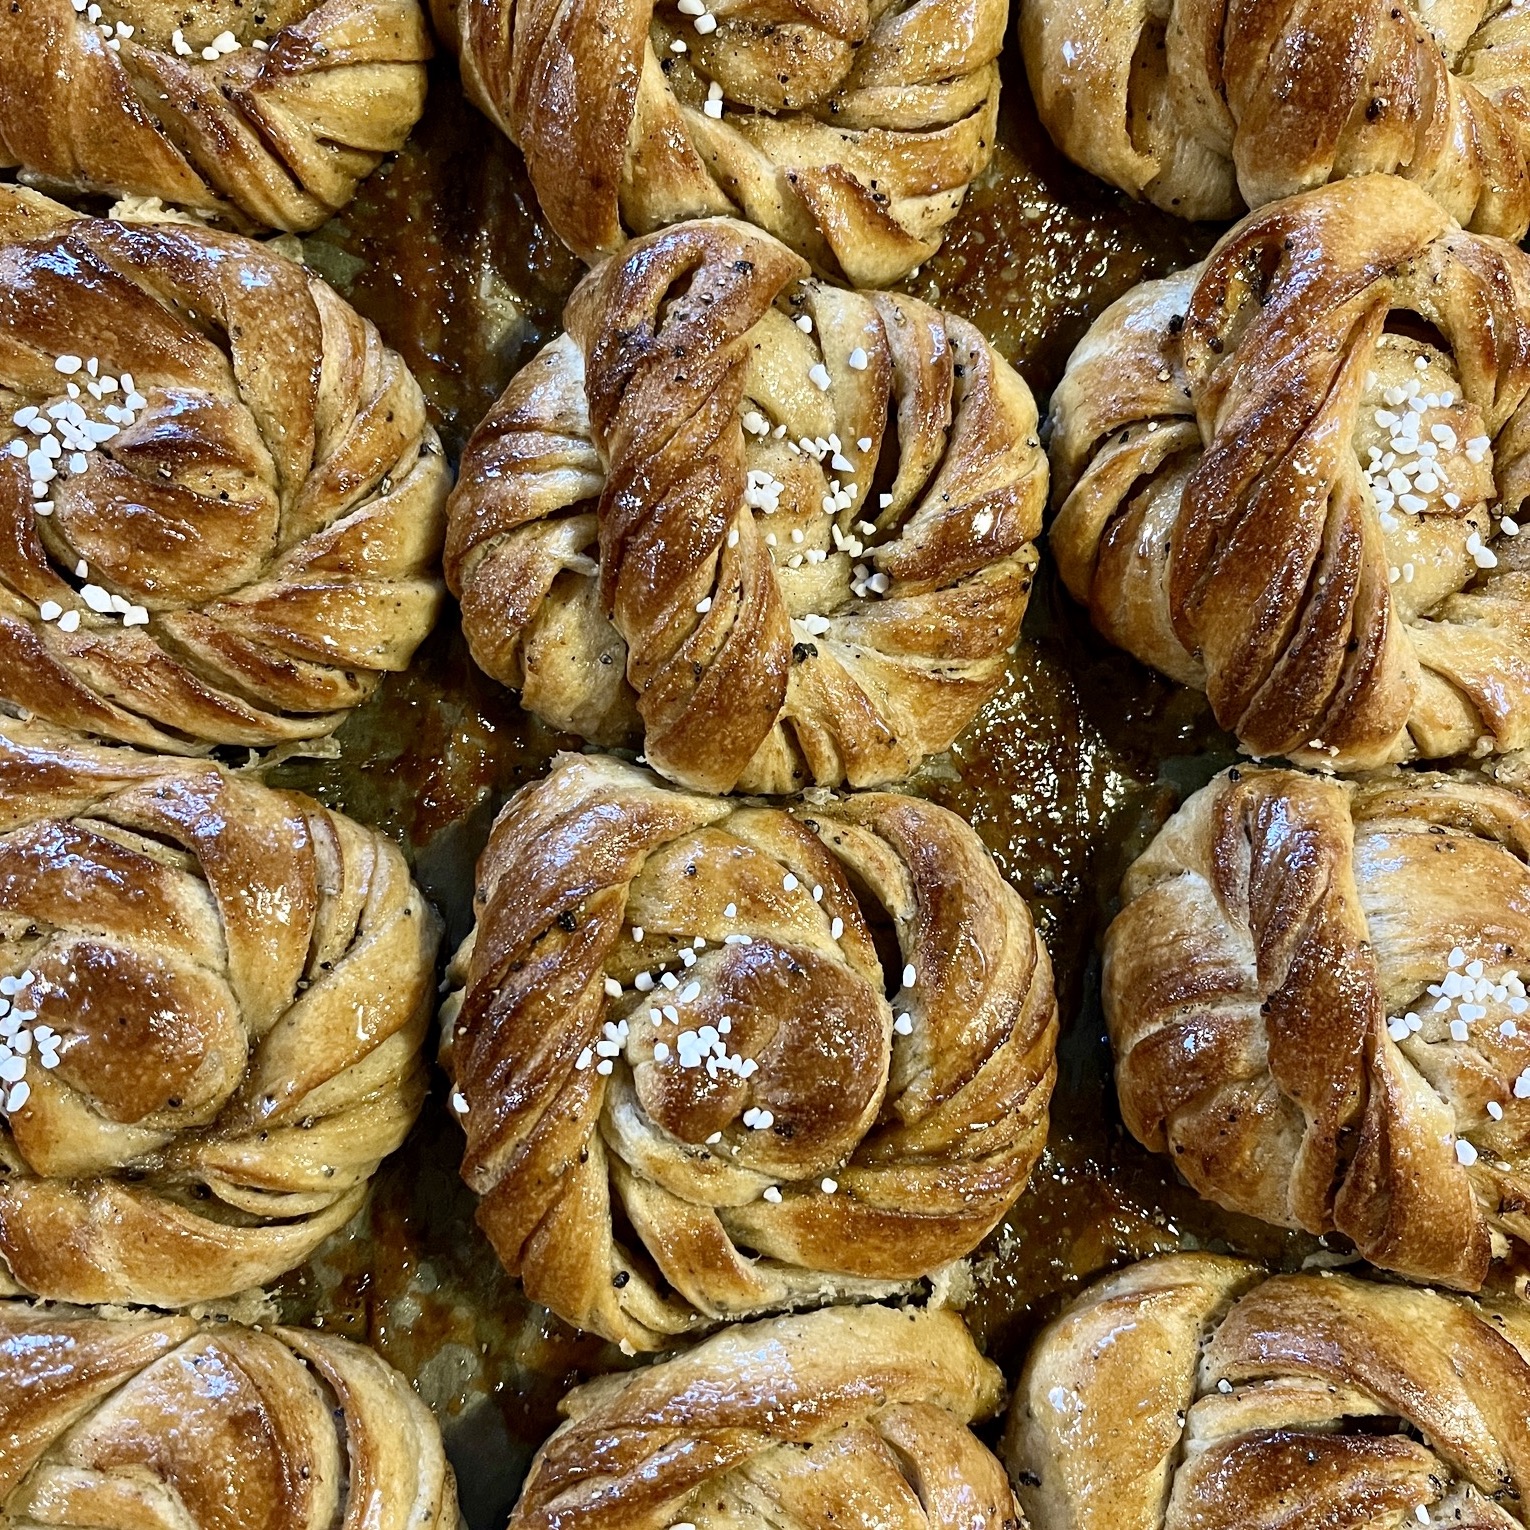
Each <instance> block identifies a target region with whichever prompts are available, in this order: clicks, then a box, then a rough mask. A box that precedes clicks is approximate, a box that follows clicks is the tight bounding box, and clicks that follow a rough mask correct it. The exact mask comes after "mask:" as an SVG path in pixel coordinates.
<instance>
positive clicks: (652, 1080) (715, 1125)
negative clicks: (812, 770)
mask: <svg viewBox="0 0 1530 1530" xmlns="http://www.w3.org/2000/svg"><path fill="white" fill-rule="evenodd" d="M475 906H476V911H477V917H478V924H477V928H476V929H475V931H474V933H473V934H472V935H471V936H470V937H469V939H468V940H467V941H466V942H465V943H464V945H463V947H462V949H461V950H460V951H459V952H458V953H457V957H456V959H455V962H454V964H453V968H452V977H453V978H454V980H455V981H456V982H458V983H460V984H461V985H462V991H461V992H460V993H459V994H458V995H456V996H454V998H453V999H452V1000H451V1001H450V1002H449V1004H448V1008H447V1016H448V1022H449V1024H448V1036H449V1041H448V1047H447V1053H446V1061H447V1065H448V1067H449V1068H450V1070H451V1072H452V1074H453V1077H454V1078H455V1080H456V1084H457V1088H458V1090H459V1092H460V1093H459V1096H458V1098H457V1100H456V1102H455V1103H456V1105H457V1108H458V1110H459V1112H462V1117H463V1125H464V1128H465V1130H466V1132H467V1139H468V1140H467V1153H466V1156H465V1158H464V1160H463V1166H462V1171H463V1177H464V1178H465V1179H466V1180H467V1182H468V1184H469V1185H471V1186H472V1187H473V1188H474V1189H475V1190H476V1191H477V1192H478V1193H479V1195H480V1196H482V1197H483V1202H482V1205H481V1207H480V1209H479V1221H480V1223H481V1225H482V1226H483V1228H484V1230H485V1231H486V1232H487V1233H488V1235H489V1237H490V1239H491V1240H492V1241H493V1243H494V1246H495V1248H496V1249H497V1250H498V1252H499V1255H500V1258H501V1260H503V1262H504V1264H505V1266H506V1268H507V1269H509V1270H510V1271H511V1273H512V1274H517V1275H519V1276H520V1277H521V1279H522V1281H523V1283H524V1284H525V1287H526V1290H527V1292H528V1294H529V1295H531V1296H532V1297H533V1298H534V1299H535V1300H537V1301H540V1302H543V1303H545V1304H546V1305H548V1306H550V1307H551V1308H553V1310H554V1311H556V1312H558V1313H559V1314H561V1315H562V1316H563V1317H565V1318H567V1319H568V1320H569V1321H570V1322H572V1323H576V1324H578V1325H579V1326H580V1327H582V1328H588V1329H592V1330H594V1331H595V1332H597V1333H602V1334H605V1335H606V1336H607V1337H609V1338H612V1339H617V1340H621V1341H624V1342H626V1343H628V1344H630V1345H632V1346H634V1347H636V1348H642V1349H653V1348H660V1347H663V1345H664V1344H665V1342H666V1341H667V1339H668V1338H669V1337H670V1336H671V1335H673V1334H677V1333H683V1332H687V1331H689V1330H691V1329H694V1328H696V1327H698V1326H700V1325H701V1324H703V1323H706V1322H709V1321H715V1320H719V1319H725V1318H731V1317H739V1316H745V1315H748V1314H750V1313H755V1312H762V1311H769V1310H771V1309H779V1308H783V1307H789V1306H803V1305H809V1304H812V1303H814V1302H818V1301H821V1300H824V1299H825V1298H827V1297H833V1296H867V1295H876V1294H879V1293H888V1292H893V1291H898V1290H902V1289H906V1288H907V1287H908V1286H909V1285H910V1284H911V1283H912V1282H913V1281H916V1280H918V1279H919V1278H920V1277H923V1276H927V1275H930V1274H932V1273H934V1272H935V1271H936V1270H938V1269H939V1268H940V1267H941V1266H942V1265H945V1264H947V1263H948V1262H950V1261H951V1260H953V1259H957V1258H960V1257H961V1256H963V1255H965V1254H967V1253H969V1252H970V1251H971V1250H972V1249H973V1248H974V1247H976V1245H977V1244H978V1243H979V1242H980V1241H981V1240H982V1239H983V1238H984V1237H985V1236H986V1235H987V1234H988V1232H989V1231H990V1230H991V1229H992V1228H993V1227H994V1226H995V1225H996V1224H997V1223H998V1222H999V1220H1000V1219H1001V1218H1002V1217H1003V1215H1004V1213H1005V1212H1006V1211H1007V1210H1008V1209H1009V1208H1010V1206H1011V1205H1012V1204H1013V1203H1014V1201H1015V1199H1016V1198H1017V1197H1018V1196H1019V1194H1020V1192H1021V1190H1022V1189H1023V1188H1024V1186H1025V1182H1026V1180H1027V1178H1028V1177H1029V1174H1030V1171H1031V1168H1032V1166H1033V1165H1034V1164H1035V1162H1036V1159H1037V1157H1038V1155H1039V1154H1040V1152H1041V1148H1042V1144H1043V1142H1044V1140H1045V1137H1046V1128H1047V1102H1048V1100H1049V1098H1050V1095H1051V1091H1052V1084H1053V1081H1054V1079H1055V1076H1056V1061H1055V1044H1056V1036H1057V1011H1056V1002H1055V1000H1054V997H1053V993H1052V976H1051V968H1050V965H1049V963H1048V960H1047V954H1046V949H1045V947H1044V946H1043V945H1042V943H1041V940H1040V938H1039V937H1038V936H1037V934H1036V931H1035V929H1034V927H1033V926H1032V924H1031V920H1030V916H1029V914H1028V912H1027V910H1026V907H1025V904H1024V903H1023V902H1022V901H1021V899H1020V898H1019V896H1018V895H1017V894H1016V893H1015V892H1014V891H1013V890H1012V889H1011V888H1010V887H1009V886H1008V885H1007V884H1006V883H1005V882H1004V881H1003V879H1002V878H1001V877H1000V876H999V873H998V871H997V870H996V869H995V867H994V865H993V863H992V861H991V860H990V859H989V858H988V855H987V854H986V852H985V851H984V849H983V847H982V844H981V842H980V841H979V840H978V838H977V836H976V835H975V834H974V833H973V832H972V831H971V830H970V829H969V828H968V827H967V826H966V825H965V824H964V823H962V822H961V821H960V820H959V819H957V818H956V817H954V816H953V815H952V814H950V813H947V812H946V811H944V810H943V809H941V808H937V807H933V806H931V805H930V804H928V803H925V802H919V801H916V800H914V799H912V798H906V797H897V796H891V795H885V794H880V793H876V794H873V793H866V794H862V795H859V796H855V797H851V798H849V799H847V800H845V801H841V802H834V803H830V804H827V805H825V806H824V807H822V808H801V809H798V810H794V811H793V812H790V813H788V812H784V811H781V810H779V809H773V808H760V807H751V806H747V805H744V804H740V803H737V802H731V801H725V800H720V799H718V798H712V797H699V796H692V795H690V794H688V793H684V792H679V791H675V790H673V789H671V788H668V787H666V786H664V785H663V784H662V783H661V782H659V781H657V780H655V779H654V778H653V777H652V776H650V775H649V774H647V773H646V772H644V771H640V770H637V769H635V768H633V767H631V766H627V765H622V764H620V763H618V762H616V761H614V760H610V759H605V758H600V757H585V756H565V757H564V758H562V759H561V760H560V761H559V762H558V763H557V764H556V766H555V767H554V769H553V772H552V774H551V775H550V776H548V777H547V778H546V779H544V780H542V781H539V782H536V783H534V784H533V785H531V786H528V787H525V788H523V790H522V791H521V792H519V793H518V794H517V795H516V796H515V797H514V798H513V799H512V800H511V802H510V804H509V805H508V806H507V807H506V809H505V811H504V812H503V813H502V814H501V816H500V818H499V821H498V823H497V824H496V825H495V828H494V832H493V833H492V835H491V836H490V839H489V844H488V847H487V848H486V850H485V851H484V854H483V857H482V859H481V860H480V862H479V868H478V890H477V898H476V903H475ZM889 995H891V996H892V997H891V1001H890V1002H889V998H888V996H889ZM622 1216H624V1217H625V1220H626V1223H627V1224H628V1225H629V1226H630V1229H631V1232H630V1235H629V1234H627V1233H624V1232H623V1231H622V1230H621V1229H620V1228H619V1226H618V1225H617V1223H618V1219H619V1218H620V1217H622ZM745 1250H749V1251H752V1252H750V1253H746V1252H745Z"/></svg>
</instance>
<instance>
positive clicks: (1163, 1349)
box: [1005, 1254, 1530, 1530]
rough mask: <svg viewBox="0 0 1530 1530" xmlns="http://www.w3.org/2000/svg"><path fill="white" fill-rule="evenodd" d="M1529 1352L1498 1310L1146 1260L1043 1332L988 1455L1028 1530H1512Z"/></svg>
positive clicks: (1526, 1453)
mask: <svg viewBox="0 0 1530 1530" xmlns="http://www.w3.org/2000/svg"><path fill="white" fill-rule="evenodd" d="M1527 1352H1530V1324H1527V1323H1526V1320H1525V1318H1524V1315H1523V1313H1522V1312H1520V1311H1518V1310H1517V1309H1515V1310H1508V1309H1505V1310H1501V1311H1492V1310H1488V1309H1485V1308H1483V1307H1479V1306H1478V1305H1476V1304H1475V1303H1471V1302H1466V1301H1463V1300H1461V1299H1459V1298H1452V1297H1446V1296H1441V1295H1439V1294H1437V1293H1435V1292H1432V1291H1416V1290H1410V1289H1407V1288H1404V1287H1400V1286H1390V1285H1381V1284H1379V1283H1373V1282H1368V1281H1360V1280H1354V1279H1351V1278H1349V1277H1347V1276H1335V1275H1277V1276H1275V1277H1274V1278H1272V1279H1264V1278H1263V1271H1261V1270H1260V1269H1259V1268H1258V1267H1257V1266H1256V1265H1250V1264H1245V1263H1243V1262H1242V1261H1240V1260H1234V1259H1222V1258H1218V1257H1216V1256H1214V1255H1210V1254H1175V1255H1169V1256H1166V1257H1163V1258H1158V1259H1149V1260H1146V1261H1145V1262H1144V1263H1142V1264H1137V1265H1132V1266H1130V1267H1128V1268H1127V1269H1125V1270H1122V1271H1121V1272H1119V1273H1118V1274H1116V1275H1113V1276H1111V1277H1109V1278H1108V1279H1106V1280H1103V1281H1101V1282H1100V1283H1099V1284H1098V1285H1096V1286H1094V1287H1092V1288H1091V1289H1090V1290H1088V1291H1086V1292H1085V1293H1084V1295H1083V1296H1082V1297H1080V1298H1079V1299H1078V1301H1076V1302H1074V1303H1073V1305H1072V1306H1071V1307H1070V1308H1068V1310H1067V1311H1065V1312H1064V1313H1063V1315H1062V1316H1061V1317H1060V1318H1058V1319H1057V1321H1056V1322H1054V1323H1053V1324H1051V1325H1050V1326H1049V1327H1048V1328H1047V1329H1045V1330H1044V1331H1043V1333H1042V1334H1041V1336H1040V1338H1039V1339H1038V1340H1037V1341H1036V1345H1035V1347H1034V1349H1033V1350H1032V1351H1031V1356H1030V1359H1029V1361H1028V1362H1027V1364H1026V1368H1025V1374H1024V1376H1023V1377H1022V1378H1021V1381H1020V1385H1019V1387H1018V1388H1017V1390H1016V1393H1015V1399H1014V1402H1013V1404H1012V1405H1011V1410H1010V1416H1009V1428H1008V1431H1007V1434H1006V1438H1005V1463H1006V1465H1007V1466H1008V1467H1009V1471H1010V1476H1011V1479H1012V1480H1013V1481H1014V1482H1015V1483H1016V1485H1017V1488H1018V1492H1019V1496H1020V1501H1021V1504H1022V1505H1023V1506H1024V1508H1025V1511H1026V1513H1027V1514H1028V1515H1029V1516H1030V1520H1031V1523H1032V1525H1033V1526H1034V1530H1251V1527H1254V1526H1260V1527H1265V1526H1270V1527H1275V1526H1295V1525H1298V1524H1300V1525H1303V1526H1307V1525H1312V1526H1316V1525H1324V1526H1328V1525H1333V1526H1340V1525H1342V1526H1344V1527H1346V1530H1394V1527H1400V1526H1404V1525H1412V1524H1415V1523H1427V1524H1433V1525H1451V1526H1461V1527H1463V1530H1522V1527H1523V1526H1524V1524H1525V1523H1526V1522H1527V1514H1526V1494H1527V1490H1530V1428H1527V1426H1526V1418H1527V1416H1530V1365H1527V1363H1526V1354H1527Z"/></svg>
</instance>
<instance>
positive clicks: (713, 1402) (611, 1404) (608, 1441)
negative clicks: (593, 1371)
mask: <svg viewBox="0 0 1530 1530" xmlns="http://www.w3.org/2000/svg"><path fill="white" fill-rule="evenodd" d="M1003 1392H1004V1383H1003V1380H1002V1378H1001V1377H1000V1375H999V1371H998V1367H997V1366H995V1365H993V1364H991V1363H990V1362H989V1361H987V1360H984V1359H983V1358H982V1356H981V1355H979V1354H978V1352H977V1348H976V1347H975V1346H974V1344H973V1342H972V1339H971V1337H970V1336H969V1335H968V1333H967V1330H966V1328H965V1327H964V1326H963V1324H962V1321H961V1319H960V1318H959V1317H957V1316H956V1315H955V1314H954V1313H951V1312H931V1311H926V1312H915V1311H902V1312H898V1311H893V1310H891V1309H889V1308H886V1307H875V1306H869V1307H837V1308H833V1309H831V1310H829V1311H826V1312H814V1313H809V1314H807V1315H805V1316H798V1317H783V1318H775V1319H772V1320H770V1321H768V1322H763V1323H750V1324H747V1325H742V1326H737V1327H733V1328H730V1329H727V1330H726V1331H725V1332H723V1333H720V1334H717V1335H716V1336H715V1337H713V1338H711V1339H708V1340H706V1341H705V1342H704V1343H702V1344H698V1345H697V1346H696V1347H695V1348H694V1349H690V1350H687V1351H686V1352H685V1353H684V1354H682V1355H680V1356H679V1357H678V1358H676V1359H673V1360H668V1361H665V1362H664V1363H663V1364H660V1365H654V1366H650V1367H648V1368H647V1369H646V1370H641V1371H637V1372H634V1373H632V1374H629V1375H617V1376H605V1377H602V1378H601V1379H600V1380H598V1381H593V1382H591V1383H590V1384H589V1385H588V1386H583V1387H580V1388H578V1389H577V1390H575V1391H573V1392H571V1393H569V1395H568V1396H567V1397H566V1398H565V1399H564V1402H563V1411H564V1412H565V1413H566V1414H567V1415H568V1419H569V1422H568V1423H566V1424H564V1425H563V1426H562V1428H560V1429H559V1430H558V1431H557V1432H556V1433H555V1434H554V1435H553V1436H552V1438H551V1439H550V1440H548V1442H547V1443H546V1444H545V1445H544V1446H543V1447H542V1448H541V1450H540V1451H538V1452H537V1456H536V1459H535V1460H534V1461H533V1462H532V1464H531V1471H530V1473H529V1475H528V1476H527V1478H526V1486H525V1489H524V1491H523V1493H522V1495H521V1500H520V1502H519V1503H518V1504H517V1505H516V1508H515V1512H514V1513H513V1514H512V1515H511V1516H510V1530H554V1527H555V1526H557V1527H563V1530H593V1527H595V1526H597V1525H606V1524H615V1523H619V1524H621V1525H622V1526H623V1527H627V1530H665V1527H667V1526H669V1525H672V1524H677V1523H680V1524H689V1523H693V1522H699V1523H704V1524H711V1525H732V1524H738V1523H747V1522H748V1521H749V1520H751V1519H754V1518H755V1517H756V1515H757V1514H758V1513H759V1512H760V1509H759V1505H760V1504H761V1503H768V1504H769V1506H770V1512H771V1514H772V1516H779V1518H780V1519H781V1520H782V1521H784V1522H786V1523H790V1524H795V1525H802V1526H804V1527H807V1526H811V1527H815V1530H817V1527H823V1530H832V1527H833V1526H834V1525H836V1524H839V1523H842V1522H843V1521H842V1520H841V1519H839V1518H837V1517H836V1516H838V1515H845V1514H847V1513H848V1512H853V1513H854V1516H855V1519H856V1521H857V1522H858V1523H862V1524H867V1525H904V1526H908V1527H909V1530H1023V1521H1022V1520H1021V1518H1020V1512H1019V1510H1018V1508H1016V1506H1015V1499H1014V1494H1013V1493H1012V1492H1011V1491H1010V1487H1009V1484H1008V1483H1007V1482H1006V1481H1005V1480H1004V1471H1003V1469H1002V1468H1001V1467H1000V1465H999V1463H998V1462H997V1461H996V1460H995V1459H994V1458H993V1456H991V1455H990V1454H989V1452H988V1451H987V1449H986V1448H985V1447H984V1446H983V1445H981V1444H980V1443H979V1442H978V1440H977V1439H976V1438H975V1437H974V1436H973V1434H972V1433H971V1432H970V1430H969V1429H968V1425H969V1424H973V1423H976V1422H978V1421H980V1420H982V1419H985V1418H988V1417H991V1416H992V1414H993V1413H994V1412H995V1411H996V1410H997V1409H998V1406H999V1402H1000V1399H1001V1398H1002V1397H1003Z"/></svg>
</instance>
